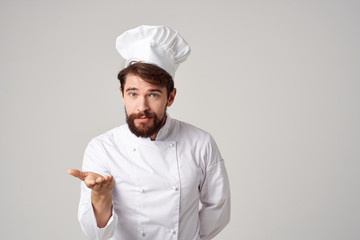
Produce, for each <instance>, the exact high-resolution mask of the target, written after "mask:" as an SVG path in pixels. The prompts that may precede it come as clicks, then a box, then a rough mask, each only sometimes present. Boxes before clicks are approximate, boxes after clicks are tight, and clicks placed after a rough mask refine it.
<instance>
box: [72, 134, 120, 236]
mask: <svg viewBox="0 0 360 240" xmlns="http://www.w3.org/2000/svg"><path fill="white" fill-rule="evenodd" d="M82 170H83V171H90V172H95V173H98V174H100V175H102V176H104V175H108V174H111V172H110V169H109V167H108V166H107V164H106V158H105V156H104V150H103V147H102V145H101V142H99V141H95V140H92V141H91V142H90V143H89V144H88V146H87V148H86V150H85V153H84V159H83V167H82ZM78 220H79V222H80V225H81V228H82V230H83V232H84V233H85V235H86V236H87V238H88V239H90V240H105V239H110V238H111V237H112V236H113V235H114V233H115V226H116V224H117V221H118V217H117V215H116V214H115V212H114V209H113V210H112V216H111V218H110V219H109V221H108V222H107V224H106V226H105V227H104V228H98V227H97V224H96V219H95V214H94V210H93V206H92V204H91V189H89V188H88V187H86V185H85V184H84V182H81V197H80V203H79V211H78Z"/></svg>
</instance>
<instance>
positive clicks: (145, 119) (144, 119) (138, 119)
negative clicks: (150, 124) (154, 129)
mask: <svg viewBox="0 0 360 240" xmlns="http://www.w3.org/2000/svg"><path fill="white" fill-rule="evenodd" d="M135 120H137V121H140V122H147V121H149V120H151V117H147V116H141V117H137V118H135Z"/></svg>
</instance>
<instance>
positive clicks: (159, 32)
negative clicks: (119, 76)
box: [116, 25, 191, 78]
mask: <svg viewBox="0 0 360 240" xmlns="http://www.w3.org/2000/svg"><path fill="white" fill-rule="evenodd" d="M116 49H117V50H118V52H119V53H120V55H121V56H122V57H123V58H124V59H125V60H126V65H125V66H126V67H127V66H129V65H130V64H131V63H132V62H134V61H136V62H137V61H141V62H145V63H152V64H155V65H157V66H158V67H161V68H162V69H164V70H165V71H167V72H168V73H169V74H170V75H171V76H172V77H173V78H174V76H175V71H176V69H177V68H178V67H179V64H180V63H182V62H183V61H185V60H186V58H187V57H188V56H189V54H190V51H191V50H190V46H189V45H188V44H187V43H186V42H185V40H184V39H183V38H182V37H181V36H180V34H179V33H178V32H176V31H174V30H172V29H171V28H169V27H166V26H146V25H142V26H139V27H137V28H134V29H130V30H128V31H126V32H124V33H123V34H121V35H120V36H119V37H117V39H116Z"/></svg>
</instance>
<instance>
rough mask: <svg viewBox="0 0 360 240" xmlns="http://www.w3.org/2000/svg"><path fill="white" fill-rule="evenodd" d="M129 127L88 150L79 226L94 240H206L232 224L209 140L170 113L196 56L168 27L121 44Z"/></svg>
mask: <svg viewBox="0 0 360 240" xmlns="http://www.w3.org/2000/svg"><path fill="white" fill-rule="evenodd" d="M116 48H117V50H118V52H119V53H120V55H121V56H122V57H123V58H124V59H125V60H126V64H125V67H124V68H123V69H122V70H121V71H120V73H119V74H118V79H119V81H120V92H121V96H122V101H123V103H124V106H125V112H126V124H123V125H121V126H119V127H116V128H114V129H112V130H110V131H108V132H106V133H104V134H102V135H100V136H98V137H95V138H94V139H92V140H91V141H90V143H89V144H88V146H87V148H86V150H85V153H84V159H83V167H82V171H79V170H76V169H69V170H68V172H69V174H70V175H73V176H74V177H77V178H79V179H80V180H82V182H81V198H80V203H79V212H78V219H79V221H80V225H81V227H82V229H83V231H84V233H85V234H86V236H87V237H88V239H94V240H95V239H96V240H103V239H114V240H115V239H116V240H136V239H150V240H165V239H168V240H170V239H174V240H175V239H177V240H200V239H201V240H205V239H212V238H213V237H214V236H215V235H216V234H218V233H219V232H220V231H221V230H222V229H223V228H224V227H225V226H226V225H227V223H228V222H229V220H230V189H229V181H228V177H227V173H226V169H225V165H224V160H223V158H222V157H221V154H220V152H219V149H218V147H217V145H216V143H215V141H214V139H213V138H212V136H211V135H210V134H208V133H207V132H205V131H204V130H201V129H199V128H197V127H194V126H192V125H190V124H187V123H184V122H181V121H179V120H176V119H173V118H171V117H170V116H169V114H167V112H166V109H167V107H170V106H171V105H172V104H173V102H174V99H175V96H176V89H175V88H174V81H173V78H174V76H175V71H176V70H177V68H178V66H179V64H180V63H181V62H183V61H185V60H186V58H187V57H188V55H189V54H190V47H189V45H188V44H187V43H186V42H185V40H184V39H183V38H182V37H181V36H180V35H179V33H177V32H176V31H173V30H172V29H170V28H168V27H165V26H140V27H137V28H134V29H131V30H128V31H126V32H125V33H123V34H122V35H120V36H119V37H118V38H117V40H116Z"/></svg>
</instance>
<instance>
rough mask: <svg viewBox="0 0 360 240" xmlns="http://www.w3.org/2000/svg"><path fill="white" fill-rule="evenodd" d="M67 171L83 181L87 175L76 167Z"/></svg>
mask: <svg viewBox="0 0 360 240" xmlns="http://www.w3.org/2000/svg"><path fill="white" fill-rule="evenodd" d="M68 173H69V174H70V175H72V176H74V177H77V178H79V179H80V180H83V181H84V179H85V177H86V176H87V172H82V171H80V170H77V169H69V170H68Z"/></svg>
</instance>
